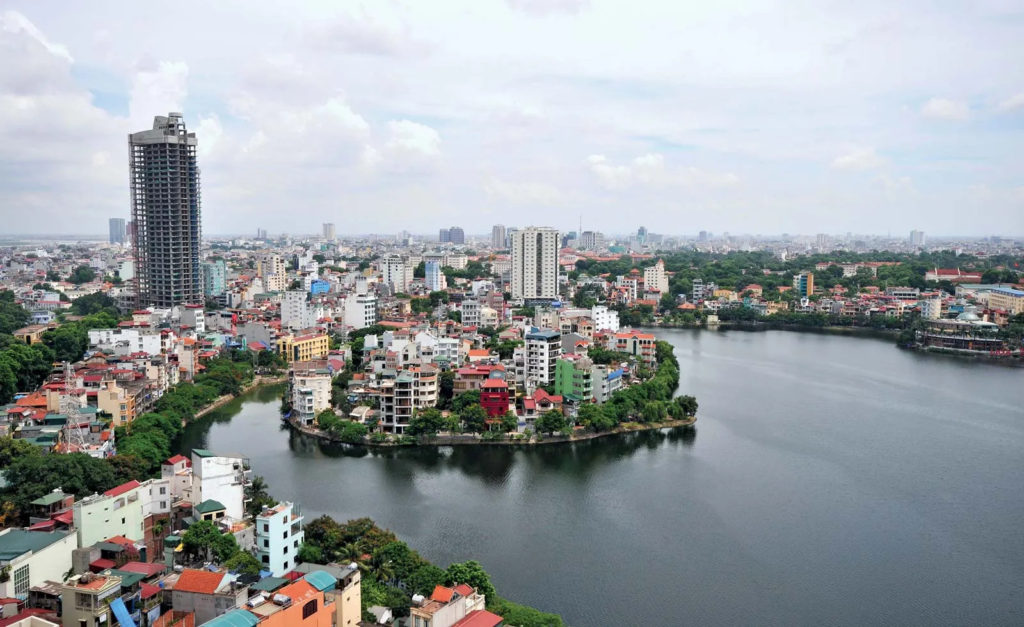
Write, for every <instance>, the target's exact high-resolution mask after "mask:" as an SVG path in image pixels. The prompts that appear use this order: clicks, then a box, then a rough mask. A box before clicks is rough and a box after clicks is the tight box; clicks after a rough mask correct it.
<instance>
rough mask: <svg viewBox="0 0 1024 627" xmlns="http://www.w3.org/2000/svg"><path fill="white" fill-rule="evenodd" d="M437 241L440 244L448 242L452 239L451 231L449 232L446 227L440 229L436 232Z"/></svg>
mask: <svg viewBox="0 0 1024 627" xmlns="http://www.w3.org/2000/svg"><path fill="white" fill-rule="evenodd" d="M437 241H439V242H441V243H442V244H447V243H448V242H450V241H452V236H451V232H449V231H448V229H441V230H440V231H438V232H437Z"/></svg>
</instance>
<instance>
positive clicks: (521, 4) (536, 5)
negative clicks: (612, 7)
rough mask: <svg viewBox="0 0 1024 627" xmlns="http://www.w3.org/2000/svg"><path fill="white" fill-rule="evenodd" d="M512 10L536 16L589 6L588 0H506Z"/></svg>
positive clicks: (571, 12)
mask: <svg viewBox="0 0 1024 627" xmlns="http://www.w3.org/2000/svg"><path fill="white" fill-rule="evenodd" d="M507 2H508V6H509V7H510V8H512V9H513V10H514V11H522V12H523V13H528V14H531V15H537V16H541V17H543V16H547V15H555V14H559V13H568V14H574V13H579V12H580V11H582V10H583V9H585V8H587V7H588V6H590V0H507Z"/></svg>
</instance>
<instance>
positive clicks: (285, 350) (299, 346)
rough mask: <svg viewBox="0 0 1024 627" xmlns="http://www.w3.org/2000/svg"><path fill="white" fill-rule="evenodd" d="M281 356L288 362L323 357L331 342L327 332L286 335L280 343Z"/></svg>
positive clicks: (278, 344)
mask: <svg viewBox="0 0 1024 627" xmlns="http://www.w3.org/2000/svg"><path fill="white" fill-rule="evenodd" d="M277 346H278V350H279V352H280V353H281V357H284V360H285V361H287V362H288V363H291V362H293V361H309V360H311V359H323V358H324V357H326V356H327V352H328V351H329V350H330V347H331V342H330V340H329V339H328V337H327V334H326V333H310V334H306V335H286V336H284V337H282V338H281V339H280V340H279V341H278V343H277Z"/></svg>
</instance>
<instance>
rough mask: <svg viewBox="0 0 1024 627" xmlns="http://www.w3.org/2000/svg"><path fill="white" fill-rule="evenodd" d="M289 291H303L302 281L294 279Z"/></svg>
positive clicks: (289, 285)
mask: <svg viewBox="0 0 1024 627" xmlns="http://www.w3.org/2000/svg"><path fill="white" fill-rule="evenodd" d="M288 289H289V290H301V289H302V281H301V280H300V279H292V282H291V283H289V284H288Z"/></svg>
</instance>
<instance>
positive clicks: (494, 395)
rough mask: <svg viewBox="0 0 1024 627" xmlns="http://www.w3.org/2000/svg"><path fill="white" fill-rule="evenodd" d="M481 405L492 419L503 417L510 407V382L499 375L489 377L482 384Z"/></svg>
mask: <svg viewBox="0 0 1024 627" xmlns="http://www.w3.org/2000/svg"><path fill="white" fill-rule="evenodd" d="M480 406H481V407H483V408H484V411H486V412H487V417H488V418H491V419H497V418H501V417H502V416H504V415H505V413H506V412H508V411H509V410H510V409H511V408H510V407H509V390H508V383H506V382H505V380H504V379H500V378H498V377H489V378H488V379H487V380H485V381H484V382H483V383H482V384H481V385H480Z"/></svg>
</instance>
